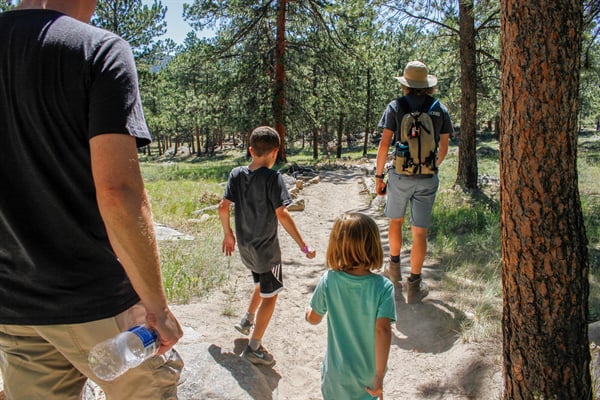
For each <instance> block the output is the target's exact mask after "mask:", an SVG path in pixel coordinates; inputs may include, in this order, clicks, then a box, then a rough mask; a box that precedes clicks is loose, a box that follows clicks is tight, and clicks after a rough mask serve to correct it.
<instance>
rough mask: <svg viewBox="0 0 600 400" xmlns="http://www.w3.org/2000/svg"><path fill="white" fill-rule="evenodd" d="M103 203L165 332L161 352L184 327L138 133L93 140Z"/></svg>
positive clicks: (150, 314) (134, 280)
mask: <svg viewBox="0 0 600 400" xmlns="http://www.w3.org/2000/svg"><path fill="white" fill-rule="evenodd" d="M90 155H91V162H92V175H93V178H94V184H95V187H96V199H97V201H98V208H99V210H100V214H101V216H102V219H103V221H104V225H105V226H106V231H107V233H108V238H109V240H110V243H111V245H112V247H113V250H114V251H115V253H116V255H117V257H118V258H119V261H120V262H121V265H122V266H123V268H124V269H125V272H126V273H127V276H128V277H129V280H130V281H131V284H132V286H133V288H134V290H135V291H136V293H137V294H138V296H139V297H140V299H141V301H142V304H143V305H144V307H145V308H146V313H147V315H146V323H147V324H148V326H149V327H150V328H152V329H154V330H156V331H157V332H158V334H159V336H160V347H159V350H158V352H159V354H162V353H165V352H166V351H167V350H169V349H170V348H171V347H173V345H174V344H175V343H177V341H178V340H179V338H181V336H183V331H182V329H181V326H180V325H179V322H178V321H177V319H176V318H175V316H174V315H173V314H172V313H171V311H170V310H169V307H168V304H167V298H166V294H165V291H164V288H163V284H162V275H161V271H160V261H159V256H158V246H157V243H156V237H155V234H154V225H153V223H152V212H151V210H150V204H149V201H148V196H147V194H146V190H145V188H144V183H143V180H142V176H141V172H140V166H139V162H138V156H137V148H136V145H135V138H133V137H131V136H128V135H123V134H103V135H98V136H95V137H93V138H92V139H91V140H90Z"/></svg>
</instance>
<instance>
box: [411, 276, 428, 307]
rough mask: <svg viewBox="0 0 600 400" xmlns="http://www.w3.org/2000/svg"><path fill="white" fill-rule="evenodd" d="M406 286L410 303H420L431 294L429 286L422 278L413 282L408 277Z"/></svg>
mask: <svg viewBox="0 0 600 400" xmlns="http://www.w3.org/2000/svg"><path fill="white" fill-rule="evenodd" d="M406 287H407V290H406V303H408V304H415V303H420V302H421V300H423V299H424V298H425V297H426V296H427V295H428V294H429V287H427V284H426V283H425V282H423V280H422V279H421V278H419V279H417V280H416V281H413V282H411V281H410V280H409V279H408V278H406Z"/></svg>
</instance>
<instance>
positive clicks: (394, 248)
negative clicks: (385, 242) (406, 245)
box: [388, 218, 404, 256]
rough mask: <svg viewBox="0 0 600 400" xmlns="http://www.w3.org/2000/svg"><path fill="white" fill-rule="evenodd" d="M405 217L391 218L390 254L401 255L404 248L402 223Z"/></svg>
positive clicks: (389, 229)
mask: <svg viewBox="0 0 600 400" xmlns="http://www.w3.org/2000/svg"><path fill="white" fill-rule="evenodd" d="M403 224H404V218H398V219H390V226H389V228H388V235H389V241H390V256H398V255H400V251H401V250H402V225H403Z"/></svg>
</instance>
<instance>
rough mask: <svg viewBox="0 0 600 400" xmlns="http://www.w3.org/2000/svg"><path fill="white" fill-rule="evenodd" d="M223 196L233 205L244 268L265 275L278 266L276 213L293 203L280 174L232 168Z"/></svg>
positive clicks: (263, 168) (236, 232)
mask: <svg viewBox="0 0 600 400" xmlns="http://www.w3.org/2000/svg"><path fill="white" fill-rule="evenodd" d="M223 197H225V198H226V199H227V200H230V201H232V202H233V203H234V204H235V207H234V214H235V234H236V238H237V245H238V250H239V252H240V256H241V258H242V262H243V263H244V265H245V266H246V267H248V268H249V269H250V270H252V271H253V272H256V273H264V272H269V271H271V269H272V268H273V267H275V266H277V265H279V264H281V248H280V247H279V238H278V236H277V227H278V226H279V222H278V220H277V214H276V213H275V210H277V209H278V208H279V207H281V206H286V207H287V206H288V205H289V204H290V203H291V202H292V198H291V197H290V194H289V192H288V190H287V187H286V186H285V183H284V181H283V177H282V176H281V174H280V173H279V172H277V171H274V170H272V169H269V168H267V167H262V168H259V169H257V170H255V171H250V169H249V168H248V167H237V168H234V169H233V170H232V171H231V173H230V174H229V180H228V182H227V187H226V188H225V194H224V196H223Z"/></svg>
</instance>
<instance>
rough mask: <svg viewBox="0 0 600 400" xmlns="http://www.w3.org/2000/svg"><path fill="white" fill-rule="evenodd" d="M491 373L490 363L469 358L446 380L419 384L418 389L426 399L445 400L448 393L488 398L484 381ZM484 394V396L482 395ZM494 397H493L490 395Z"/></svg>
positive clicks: (473, 397)
mask: <svg viewBox="0 0 600 400" xmlns="http://www.w3.org/2000/svg"><path fill="white" fill-rule="evenodd" d="M489 374H490V365H489V364H488V363H486V362H485V361H483V360H481V359H476V358H473V359H470V360H467V362H465V363H464V364H463V366H461V367H460V368H458V369H457V370H456V371H454V373H453V374H452V377H451V378H450V379H448V380H447V381H446V382H432V383H426V384H422V385H419V387H418V390H419V392H420V393H421V395H422V396H423V397H424V398H426V399H434V400H443V399H447V398H448V395H450V394H452V395H460V396H464V397H466V398H469V399H475V398H486V397H487V396H486V394H485V393H481V392H482V391H484V390H485V388H483V387H482V383H483V382H484V381H485V380H486V377H487V376H489ZM482 396H483V397H482ZM488 398H492V397H488Z"/></svg>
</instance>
